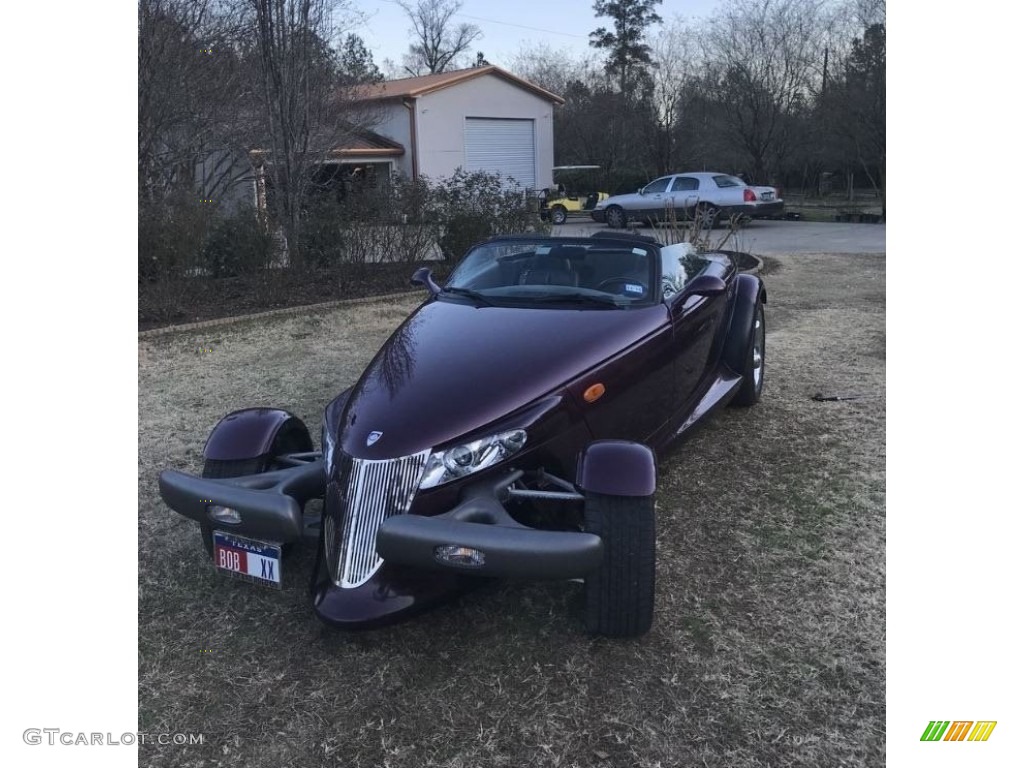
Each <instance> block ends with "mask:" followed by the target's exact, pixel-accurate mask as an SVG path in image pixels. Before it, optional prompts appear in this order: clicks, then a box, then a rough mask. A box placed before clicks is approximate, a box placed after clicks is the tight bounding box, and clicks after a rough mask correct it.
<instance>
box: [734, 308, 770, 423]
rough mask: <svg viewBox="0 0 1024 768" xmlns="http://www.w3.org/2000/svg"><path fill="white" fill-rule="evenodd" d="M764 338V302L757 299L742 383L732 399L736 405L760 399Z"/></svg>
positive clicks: (762, 378) (751, 403)
mask: <svg viewBox="0 0 1024 768" xmlns="http://www.w3.org/2000/svg"><path fill="white" fill-rule="evenodd" d="M764 340H765V327H764V304H762V303H761V302H760V301H759V302H758V303H757V311H756V312H755V313H754V328H753V330H752V331H751V333H750V346H749V349H748V351H747V366H746V368H745V369H744V371H743V383H742V384H740V390H739V392H737V393H736V396H735V397H734V398H733V400H732V401H733V403H734V404H736V405H753V404H754V403H756V402H757V401H758V400H760V399H761V390H762V389H764Z"/></svg>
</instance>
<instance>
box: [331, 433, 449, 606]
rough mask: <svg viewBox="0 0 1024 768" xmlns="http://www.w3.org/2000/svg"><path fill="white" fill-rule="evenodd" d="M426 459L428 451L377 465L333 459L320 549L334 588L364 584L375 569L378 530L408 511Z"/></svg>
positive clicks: (346, 458) (376, 565) (377, 462)
mask: <svg viewBox="0 0 1024 768" xmlns="http://www.w3.org/2000/svg"><path fill="white" fill-rule="evenodd" d="M429 456H430V451H429V450H428V451H423V452H422V453H417V454H413V455H412V456H404V457H402V458H400V459H384V460H381V461H370V460H366V459H353V458H351V457H348V456H343V457H338V460H337V464H338V470H339V471H338V475H337V476H336V477H335V478H334V482H332V483H330V485H329V487H328V510H327V512H328V514H327V515H326V520H325V522H324V543H325V546H326V549H327V562H328V566H329V568H330V571H331V578H332V579H333V580H334V583H335V584H337V585H338V586H339V587H343V588H346V589H350V588H352V587H358V586H360V585H361V584H365V583H366V581H367V580H369V578H370V577H371V576H373V574H374V573H375V572H376V571H377V569H378V568H380V566H381V563H383V562H384V561H383V560H381V558H380V557H379V556H378V555H377V529H378V528H380V525H381V523H383V522H384V521H385V520H386V519H387V518H389V517H391V516H392V515H402V514H405V513H406V512H408V511H409V507H410V506H411V505H412V499H413V496H415V495H416V490H417V488H418V487H419V484H420V478H421V477H422V475H423V469H424V467H425V466H426V464H427V458H428V457H429ZM336 516H340V520H339V519H338V518H337V517H336Z"/></svg>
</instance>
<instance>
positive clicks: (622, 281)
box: [596, 277, 647, 298]
mask: <svg viewBox="0 0 1024 768" xmlns="http://www.w3.org/2000/svg"><path fill="white" fill-rule="evenodd" d="M613 285H618V286H619V290H617V291H609V290H607V288H608V287H610V286H613ZM627 285H634V286H636V285H639V286H640V287H641V288H643V292H641V293H637V292H636V291H628V290H626V286H627ZM596 290H598V291H605V292H606V293H615V294H618V295H619V296H630V297H633V298H643V297H644V296H646V295H647V286H646V285H644V284H643V283H641V282H640V281H639V280H635V279H634V278H632V277H609V278H608V279H607V280H602V281H601V282H600V283H598V284H597V289H596Z"/></svg>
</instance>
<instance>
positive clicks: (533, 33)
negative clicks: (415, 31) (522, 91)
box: [352, 0, 721, 69]
mask: <svg viewBox="0 0 1024 768" xmlns="http://www.w3.org/2000/svg"><path fill="white" fill-rule="evenodd" d="M720 2H721V0H664V2H663V3H662V4H661V5H660V6H659V7H658V8H657V9H656V10H657V13H658V15H659V16H661V17H662V19H664V20H665V21H666V22H667V21H669V20H671V19H672V18H673V17H675V16H683V17H694V16H706V15H708V14H709V13H710V11H711V10H712V9H714V8H715V6H717V5H719V3H720ZM352 4H353V7H354V8H355V9H357V10H358V11H359V12H360V13H362V14H364V15H365V17H366V19H365V21H364V22H363V23H361V24H358V25H356V26H355V27H353V29H352V31H353V32H355V33H356V34H358V35H360V36H361V37H362V38H363V40H364V41H365V42H366V46H367V47H368V48H369V49H370V51H371V52H372V53H373V60H374V61H375V62H376V63H377V66H379V67H381V68H382V69H383V66H382V65H383V61H384V59H386V58H390V59H392V60H393V61H394V62H395V63H396V64H399V63H401V59H402V55H403V54H404V53H405V52H406V51H407V50H408V48H409V40H410V37H409V29H410V26H411V25H410V23H409V19H408V17H407V16H406V15H405V12H404V11H403V10H402V9H401V7H399V5H398V4H397V3H396V2H395V0H353V3H352ZM593 5H594V3H593V0H555V1H552V0H509V1H508V2H496V0H463V3H462V8H461V10H460V11H459V13H458V14H457V16H456V18H457V20H458V21H459V22H466V23H469V24H475V25H476V26H478V27H479V28H480V31H481V32H483V37H482V38H480V39H479V40H477V41H476V42H475V43H474V46H473V49H472V56H474V57H475V56H476V52H477V51H483V54H484V56H485V57H486V59H487V60H488V61H489V62H491V63H492V64H497V65H498V66H507V65H508V64H509V62H510V60H511V59H512V57H513V56H515V54H516V53H517V52H518V51H519V50H520V48H521V47H522V46H523V45H524V44H536V43H546V44H547V45H549V46H550V47H552V48H554V49H556V50H559V49H569V51H570V52H571V53H573V54H574V55H584V54H587V53H588V52H589V51H592V50H593V49H591V48H590V47H589V45H588V41H589V37H588V35H589V34H590V33H591V32H592V31H594V30H595V29H597V28H598V27H599V26H602V25H608V24H609V23H610V19H607V18H604V19H601V20H599V19H598V18H597V17H596V16H595V15H594V10H593Z"/></svg>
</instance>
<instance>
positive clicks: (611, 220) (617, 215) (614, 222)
mask: <svg viewBox="0 0 1024 768" xmlns="http://www.w3.org/2000/svg"><path fill="white" fill-rule="evenodd" d="M604 220H605V221H606V222H607V223H608V226H609V227H611V228H612V229H625V228H626V214H625V213H624V212H623V210H622V209H621V208H619V206H617V205H613V206H612V207H611V208H609V209H608V210H607V211H606V212H605V214H604Z"/></svg>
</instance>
